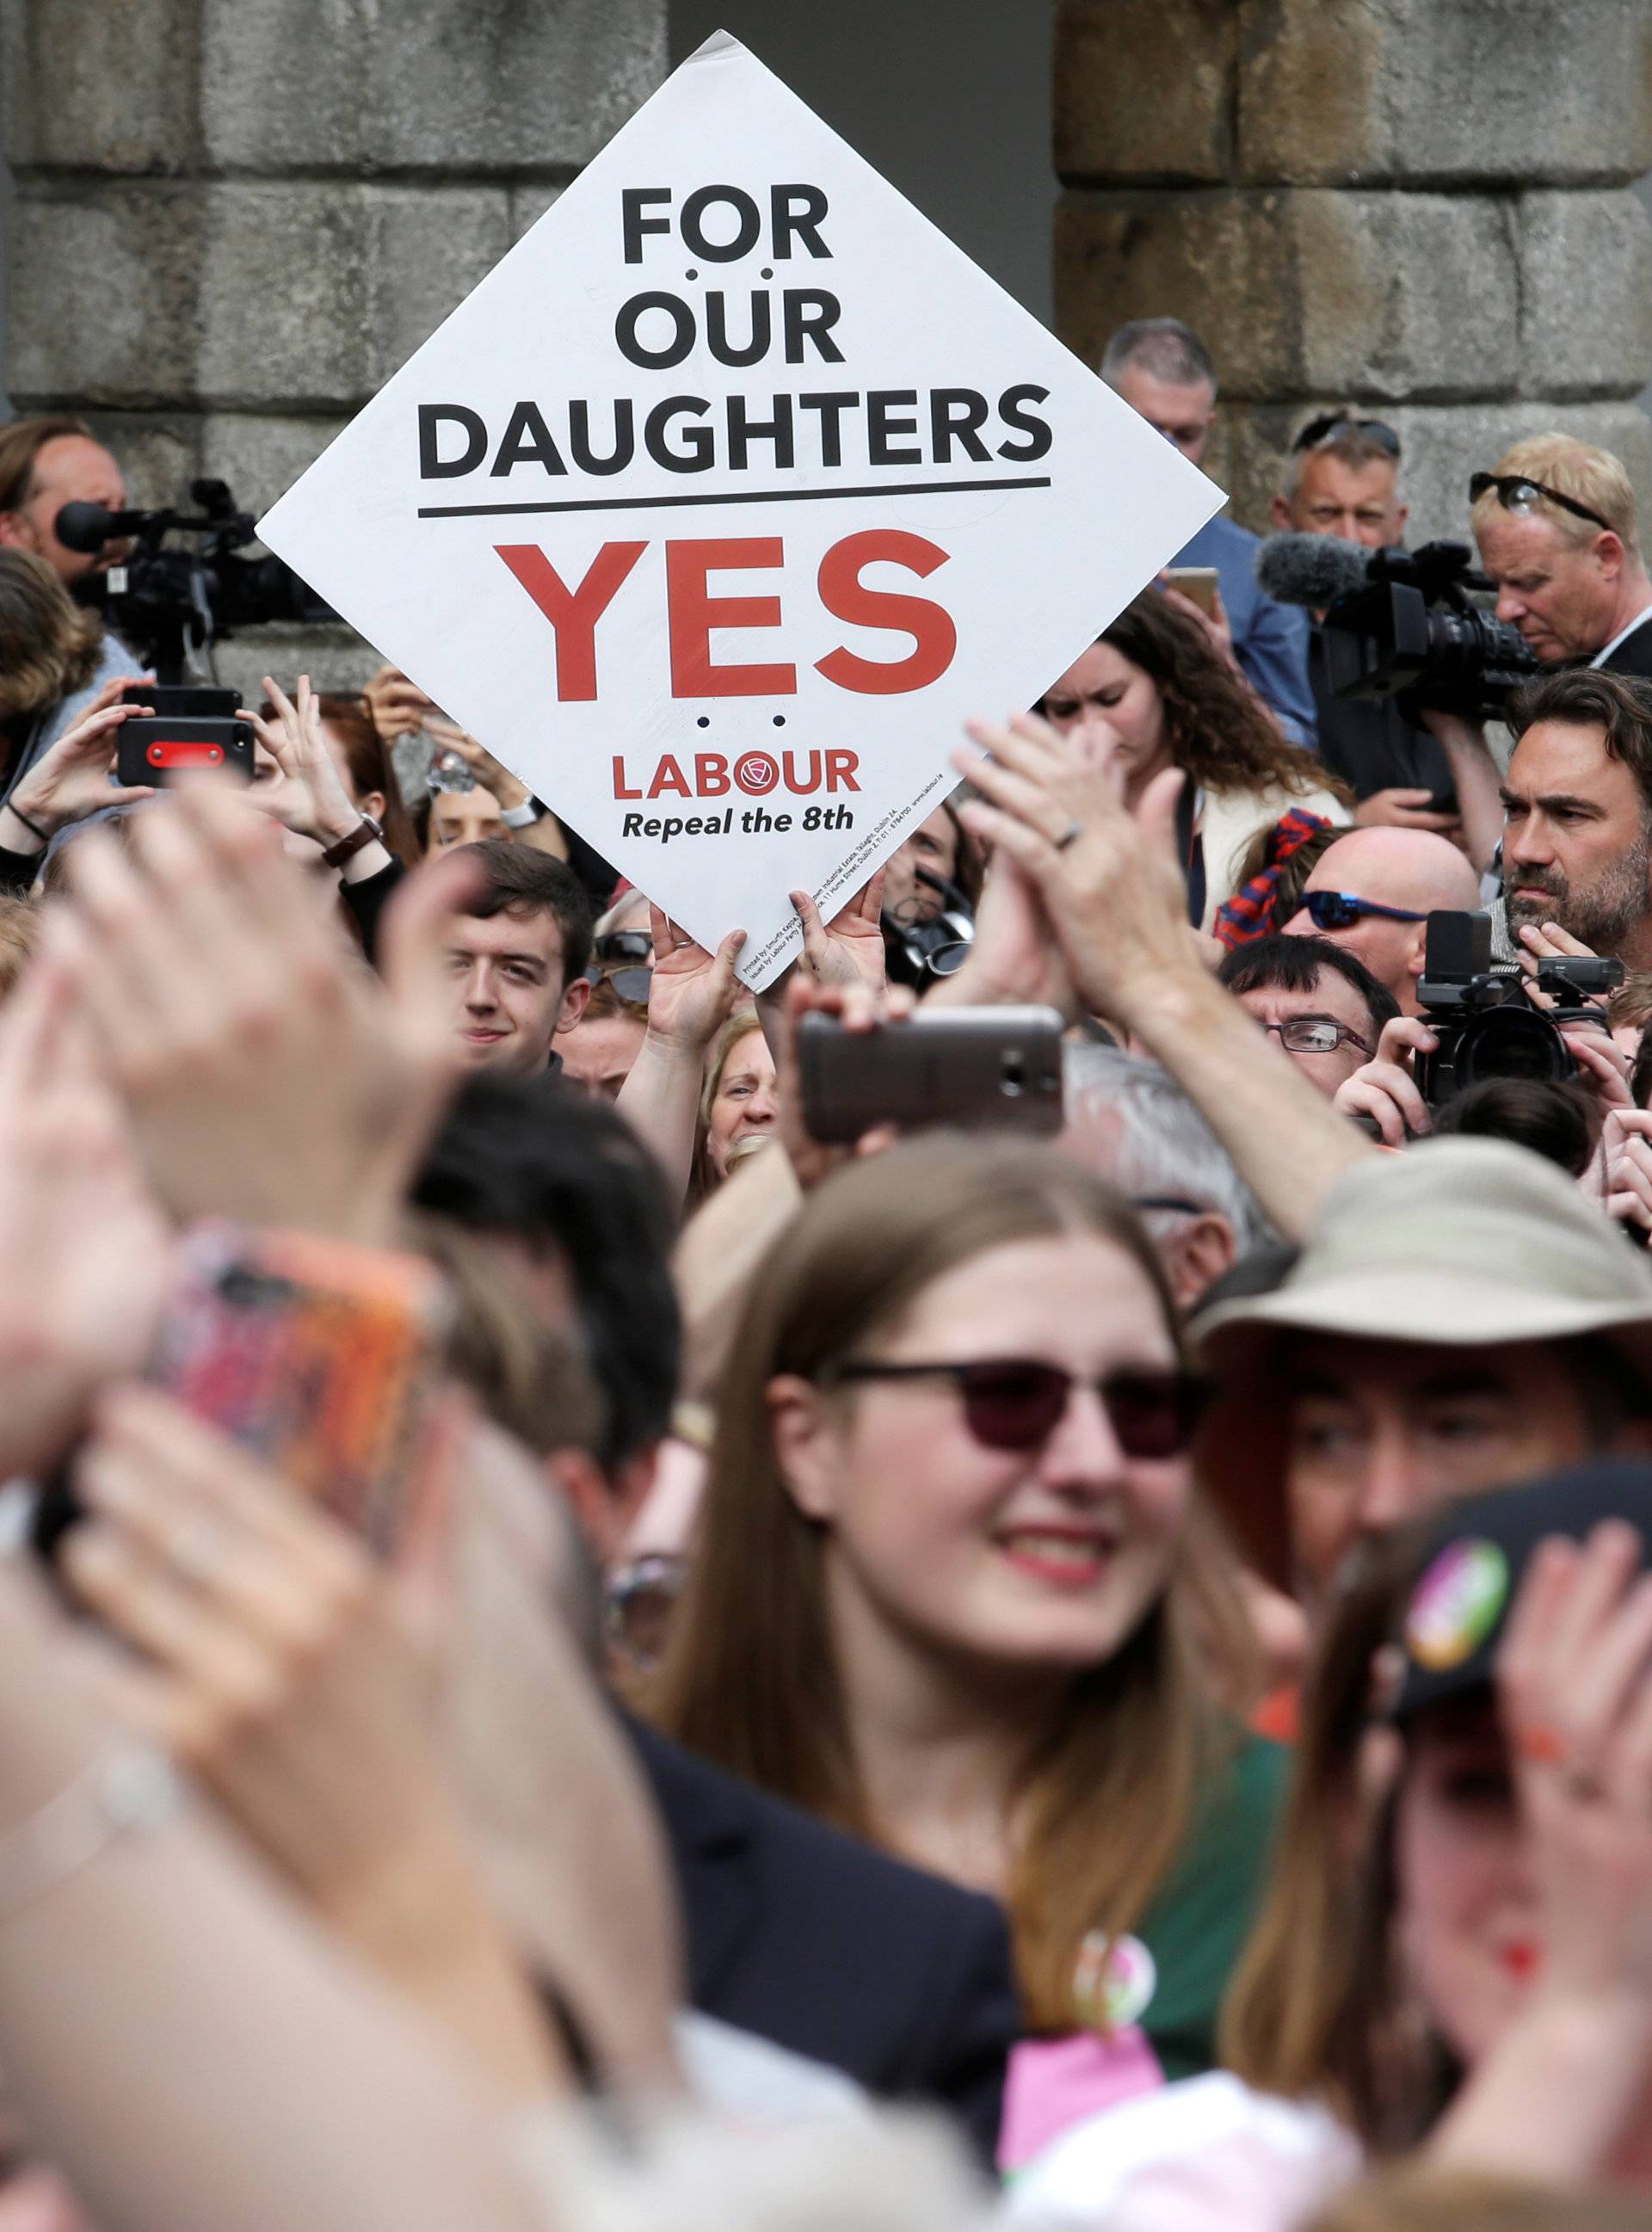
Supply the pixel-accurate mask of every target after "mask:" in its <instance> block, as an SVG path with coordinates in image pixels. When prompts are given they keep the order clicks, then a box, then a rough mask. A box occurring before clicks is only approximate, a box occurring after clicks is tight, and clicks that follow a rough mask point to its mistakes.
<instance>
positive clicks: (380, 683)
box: [362, 666, 437, 751]
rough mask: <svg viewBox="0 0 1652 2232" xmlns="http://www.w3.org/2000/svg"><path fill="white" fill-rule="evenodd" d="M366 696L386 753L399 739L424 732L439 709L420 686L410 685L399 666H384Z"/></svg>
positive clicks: (365, 692)
mask: <svg viewBox="0 0 1652 2232" xmlns="http://www.w3.org/2000/svg"><path fill="white" fill-rule="evenodd" d="M362 695H363V697H366V701H367V710H368V713H369V714H370V715H371V716H372V718H373V727H374V728H375V729H377V730H378V731H379V741H380V742H381V743H383V745H384V747H385V750H386V751H388V749H390V747H391V745H392V744H393V743H395V741H396V739H397V737H398V736H408V735H410V734H411V732H412V731H413V730H417V729H422V728H423V727H424V723H425V721H426V719H427V717H429V716H430V715H431V714H432V713H435V712H436V710H437V708H436V706H435V704H433V702H432V701H431V699H430V698H429V697H426V696H425V694H424V691H422V690H421V689H420V688H419V686H418V683H417V682H410V681H409V680H408V678H407V677H406V676H405V674H404V673H403V672H402V671H401V669H400V668H399V667H398V666H381V667H380V668H379V672H377V674H375V675H374V676H373V679H372V681H371V682H369V683H368V685H367V686H366V690H364V691H363V692H362Z"/></svg>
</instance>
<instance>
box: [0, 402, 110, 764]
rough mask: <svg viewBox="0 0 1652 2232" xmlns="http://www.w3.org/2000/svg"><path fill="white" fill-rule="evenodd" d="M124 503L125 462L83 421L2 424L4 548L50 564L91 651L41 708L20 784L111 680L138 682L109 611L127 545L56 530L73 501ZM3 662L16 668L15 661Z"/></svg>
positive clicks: (0, 544) (22, 756) (0, 522)
mask: <svg viewBox="0 0 1652 2232" xmlns="http://www.w3.org/2000/svg"><path fill="white" fill-rule="evenodd" d="M71 503H84V504H100V505H102V506H103V507H104V508H105V509H107V511H109V512H112V513H113V512H119V511H120V510H121V509H123V508H124V506H125V504H126V483H125V481H124V480H123V478H122V477H121V473H120V466H119V465H118V464H116V463H115V460H114V458H113V457H112V456H111V455H110V453H109V451H107V450H106V449H105V448H104V446H103V444H101V443H100V442H99V441H98V440H96V439H95V438H94V435H93V432H92V430H91V428H90V427H89V426H88V425H87V424H86V422H85V421H84V419H72V418H68V417H67V416H58V417H52V418H40V419H13V420H12V421H11V424H10V425H9V426H0V548H3V549H10V550H17V551H28V552H29V553H30V554H31V555H33V556H34V557H36V558H37V559H39V560H40V561H41V562H42V565H44V566H46V567H49V568H50V570H51V572H52V573H53V574H55V576H56V578H57V580H58V581H59V582H60V583H61V584H62V587H63V589H64V591H65V593H66V597H65V601H66V602H67V601H68V600H73V602H74V603H75V605H77V606H79V607H81V608H82V611H81V618H82V620H83V622H84V629H85V635H86V639H87V644H88V646H90V648H91V650H92V653H93V655H92V657H91V659H90V662H89V665H87V671H86V672H85V674H84V675H83V677H82V678H81V679H80V680H79V681H78V682H77V683H76V684H75V686H73V687H72V688H70V689H68V690H67V691H65V692H64V694H63V695H62V697H61V698H60V699H59V700H58V702H57V703H56V704H55V705H53V706H50V707H47V708H43V709H42V713H43V717H42V720H41V721H40V723H39V724H38V726H37V728H36V730H35V732H34V733H33V734H32V735H31V736H29V738H28V739H27V740H26V742H25V743H24V745H23V749H22V750H21V751H20V752H19V753H18V754H17V756H16V758H15V759H14V761H13V763H12V766H11V767H10V769H9V770H8V777H7V779H8V781H11V782H15V781H16V777H17V775H20V774H21V773H22V772H23V769H24V768H25V767H26V766H28V765H29V764H31V763H32V762H34V761H35V760H36V759H38V758H39V756H40V755H41V754H42V752H44V751H46V750H49V749H50V747H51V746H52V745H53V744H55V743H56V742H57V740H58V738H59V737H60V736H64V735H66V734H67V733H68V730H70V729H72V728H73V727H74V726H75V723H77V722H78V721H79V720H80V719H81V717H82V716H83V715H84V714H85V713H87V711H88V710H90V709H91V706H92V704H93V702H94V699H95V698H96V697H97V695H98V692H99V691H100V690H101V689H102V687H103V685H105V683H107V682H110V681H113V679H114V678H116V677H117V676H125V677H129V678H131V679H133V680H134V681H135V680H136V679H138V676H139V664H140V662H139V659H137V658H136V657H135V656H134V655H133V652H132V651H131V650H130V649H129V648H128V647H127V646H126V644H125V643H123V642H122V641H121V639H120V636H119V635H118V634H116V633H115V632H114V631H113V628H111V627H110V626H108V625H107V611H106V607H107V588H108V581H109V575H110V573H111V571H112V570H113V568H115V567H116V566H118V565H120V563H121V562H122V561H124V559H125V557H126V549H127V546H126V543H125V542H120V541H117V540H112V541H110V542H106V543H104V544H103V545H102V546H101V548H97V549H94V550H91V551H87V550H75V549H71V548H69V547H68V544H66V543H65V542H62V541H61V540H60V539H59V536H58V533H57V527H58V522H59V520H60V518H61V516H62V511H63V509H64V507H65V505H67V504H71ZM5 665H6V667H7V669H8V671H10V670H11V667H12V660H11V659H10V658H9V659H7V660H6V661H5Z"/></svg>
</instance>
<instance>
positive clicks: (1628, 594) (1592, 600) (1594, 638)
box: [1468, 434, 1652, 676]
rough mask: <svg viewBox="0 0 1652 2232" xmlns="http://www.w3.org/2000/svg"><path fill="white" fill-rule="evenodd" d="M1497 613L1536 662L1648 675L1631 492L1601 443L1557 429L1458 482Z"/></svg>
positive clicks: (1645, 604)
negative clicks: (1464, 485)
mask: <svg viewBox="0 0 1652 2232" xmlns="http://www.w3.org/2000/svg"><path fill="white" fill-rule="evenodd" d="M1468 494H1469V498H1470V501H1471V502H1472V503H1473V505H1474V512H1473V521H1474V538H1475V540H1476V542H1478V543H1479V545H1480V563H1481V565H1482V566H1483V567H1484V568H1485V569H1486V572H1487V574H1488V575H1489V577H1490V579H1491V581H1492V583H1493V587H1495V589H1496V591H1497V617H1498V619H1499V620H1504V621H1506V622H1507V623H1508V624H1509V625H1511V626H1513V627H1516V628H1518V629H1519V632H1520V634H1521V636H1522V637H1523V638H1524V639H1525V640H1526V643H1527V644H1528V645H1530V646H1531V648H1532V652H1533V653H1534V654H1535V656H1536V657H1537V658H1538V659H1540V660H1542V662H1543V663H1544V665H1545V666H1546V665H1554V664H1556V663H1558V661H1560V660H1562V659H1565V660H1568V661H1577V660H1584V661H1586V662H1587V663H1588V664H1589V665H1590V666H1598V667H1609V668H1610V669H1611V671H1612V672H1614V673H1616V674H1638V675H1647V676H1652V579H1649V578H1648V575H1647V571H1646V567H1645V565H1644V564H1643V562H1642V557H1641V547H1640V542H1639V538H1638V536H1637V535H1636V522H1635V491H1634V490H1633V489H1632V488H1631V487H1630V485H1629V475H1628V474H1627V473H1626V472H1625V471H1624V470H1623V465H1622V464H1621V463H1620V462H1619V460H1618V459H1617V458H1616V457H1613V456H1612V454H1611V452H1610V451H1608V450H1596V449H1591V448H1590V446H1589V444H1587V443H1585V442H1578V441H1574V440H1573V439H1572V438H1571V436H1570V435H1567V434H1538V435H1534V436H1533V437H1532V439H1531V440H1530V441H1526V442H1517V443H1516V444H1514V446H1513V449H1511V450H1507V451H1505V452H1504V454H1503V455H1502V456H1501V457H1500V458H1499V459H1498V461H1497V463H1496V464H1495V465H1494V466H1493V469H1492V470H1491V471H1490V472H1489V473H1476V474H1475V475H1474V478H1473V479H1472V480H1471V481H1470V482H1469V483H1468Z"/></svg>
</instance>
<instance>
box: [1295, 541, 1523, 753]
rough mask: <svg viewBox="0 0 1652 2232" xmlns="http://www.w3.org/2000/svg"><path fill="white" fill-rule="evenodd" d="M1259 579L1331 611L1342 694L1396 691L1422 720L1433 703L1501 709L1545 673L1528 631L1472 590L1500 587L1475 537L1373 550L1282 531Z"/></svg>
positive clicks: (1407, 713) (1335, 685) (1330, 655)
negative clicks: (1483, 565) (1489, 575)
mask: <svg viewBox="0 0 1652 2232" xmlns="http://www.w3.org/2000/svg"><path fill="white" fill-rule="evenodd" d="M1256 578H1257V580H1258V581H1259V582H1260V584H1261V586H1262V587H1263V588H1264V589H1266V590H1267V593H1268V594H1269V595H1270V596H1273V597H1277V598H1279V600H1281V601H1282V602H1283V603H1285V604H1287V605H1303V606H1305V607H1307V608H1308V609H1309V610H1310V611H1312V612H1322V613H1324V614H1325V634H1324V639H1323V640H1324V645H1325V667H1326V677H1327V679H1328V681H1329V683H1330V685H1331V694H1332V695H1333V696H1334V697H1351V698H1381V697H1396V698H1397V699H1398V700H1399V710H1400V711H1401V713H1402V714H1403V716H1404V717H1405V718H1406V719H1407V720H1408V721H1409V722H1410V723H1412V725H1413V726H1414V727H1415V726H1416V725H1417V716H1418V714H1419V713H1420V712H1421V711H1422V710H1423V709H1424V708H1425V707H1426V708H1428V710H1430V711H1433V712H1440V713H1460V714H1461V715H1462V716H1464V717H1465V718H1467V719H1468V720H1471V721H1480V720H1485V719H1487V717H1495V716H1497V715H1499V714H1500V713H1501V712H1502V710H1503V708H1504V706H1505V705H1506V703H1507V701H1508V698H1509V695H1510V693H1511V692H1512V691H1514V690H1517V689H1518V688H1519V685H1521V683H1523V682H1527V681H1529V680H1530V679H1531V678H1532V676H1533V675H1534V674H1536V673H1538V672H1539V661H1538V660H1537V659H1536V658H1535V657H1534V656H1533V654H1532V652H1531V651H1530V650H1529V649H1528V648H1527V646H1526V643H1525V641H1524V639H1522V637H1521V636H1520V634H1519V631H1518V629H1515V628H1512V627H1510V626H1509V625H1508V624H1507V622H1506V621H1505V620H1497V619H1494V618H1493V615H1492V614H1491V613H1488V612H1486V611H1485V610H1483V609H1482V607H1480V606H1479V605H1477V604H1476V603H1475V602H1474V597H1473V596H1472V595H1471V594H1470V593H1471V591H1476V590H1479V591H1484V590H1487V589H1489V588H1490V587H1491V586H1492V585H1491V583H1490V582H1489V581H1487V579H1486V577H1485V575H1484V574H1479V573H1476V572H1475V570H1474V553H1473V551H1472V550H1470V548H1468V545H1467V543H1466V542H1427V543H1424V545H1423V546H1422V549H1420V550H1398V549H1394V550H1373V551H1366V550H1364V549H1362V548H1361V547H1360V546H1359V545H1358V544H1357V543H1354V542H1343V541H1341V540H1340V539H1339V538H1338V536H1336V535H1274V536H1273V538H1272V539H1271V540H1270V541H1269V542H1265V543H1264V544H1263V546H1262V549H1261V552H1260V555H1259V556H1258V559H1257V561H1256Z"/></svg>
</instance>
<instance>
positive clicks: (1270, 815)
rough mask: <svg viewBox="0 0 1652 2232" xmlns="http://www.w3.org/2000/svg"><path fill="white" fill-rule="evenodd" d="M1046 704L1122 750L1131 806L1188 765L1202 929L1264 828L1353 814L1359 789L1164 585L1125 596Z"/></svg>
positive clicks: (1095, 744)
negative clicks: (1319, 755) (1286, 727)
mask: <svg viewBox="0 0 1652 2232" xmlns="http://www.w3.org/2000/svg"><path fill="white" fill-rule="evenodd" d="M1038 710H1039V711H1040V713H1042V714H1043V716H1044V717H1045V719H1046V721H1048V722H1049V723H1051V725H1052V726H1053V728H1056V729H1059V730H1060V731H1061V733H1062V734H1063V735H1064V736H1071V737H1072V738H1073V739H1074V740H1075V741H1076V742H1077V743H1078V744H1079V747H1080V749H1083V750H1085V751H1086V752H1091V753H1093V754H1095V755H1096V756H1098V757H1106V758H1108V759H1110V760H1111V764H1112V765H1113V767H1114V768H1115V769H1117V771H1118V776H1119V779H1120V781H1121V782H1122V784H1123V789H1124V803H1125V805H1126V806H1128V807H1131V808H1133V807H1134V806H1135V805H1136V803H1137V801H1138V800H1139V799H1140V798H1141V796H1142V795H1143V792H1144V791H1145V790H1146V788H1147V787H1148V785H1149V784H1150V782H1152V780H1153V778H1154V776H1155V775H1161V774H1163V771H1164V770H1165V769H1166V768H1171V767H1179V768H1182V769H1184V770H1185V771H1186V773H1187V775H1188V777H1189V781H1188V782H1187V784H1186V786H1185V787H1184V790H1183V795H1182V808H1181V810H1180V813H1179V814H1178V818H1177V823H1176V844H1177V849H1178V852H1179V853H1180V855H1181V859H1182V871H1183V873H1184V874H1185V876H1186V878H1187V882H1188V914H1189V920H1190V921H1191V922H1192V924H1193V925H1194V927H1195V929H1197V930H1203V931H1209V930H1210V928H1211V926H1212V925H1213V924H1214V923H1215V918H1216V911H1217V909H1218V908H1219V907H1221V906H1222V905H1225V904H1226V902H1227V901H1228V900H1229V899H1232V897H1233V896H1234V892H1235V891H1237V890H1238V888H1239V884H1240V879H1241V876H1242V875H1243V873H1244V871H1245V860H1246V854H1247V851H1248V849H1249V847H1250V845H1251V842H1252V840H1254V838H1255V836H1256V835H1257V834H1258V832H1259V831H1260V830H1263V829H1266V828H1267V827H1270V825H1271V824H1273V822H1276V821H1279V819H1280V817H1281V816H1282V815H1284V814H1288V813H1290V812H1291V811H1292V809H1295V810H1297V811H1299V812H1300V813H1302V814H1318V815H1321V816H1323V818H1324V819H1325V821H1330V822H1337V823H1345V822H1346V821H1348V820H1349V817H1350V809H1351V804H1352V800H1353V794H1352V792H1351V791H1350V790H1349V789H1348V788H1346V786H1345V785H1344V783H1342V782H1340V781H1339V780H1338V777H1337V776H1335V775H1332V774H1331V771H1330V769H1327V768H1325V767H1322V766H1321V765H1320V764H1319V762H1318V760H1316V759H1314V758H1313V757H1312V756H1311V755H1310V754H1308V753H1306V752H1305V751H1303V750H1301V749H1299V747H1298V746H1297V745H1294V744H1287V743H1286V741H1285V739H1284V737H1283V736H1281V735H1280V734H1279V730H1278V728H1277V727H1276V726H1275V725H1274V723H1273V717H1272V716H1271V715H1270V714H1269V712H1268V710H1267V707H1266V706H1265V705H1264V704H1262V702H1261V700H1260V697H1257V696H1256V695H1255V693H1254V691H1252V690H1251V689H1250V687H1249V686H1248V685H1247V683H1246V682H1245V680H1244V678H1243V677H1242V676H1241V675H1240V674H1239V672H1237V670H1236V669H1234V667H1232V666H1230V665H1228V664H1227V663H1226V662H1225V661H1224V660H1223V659H1221V657H1219V655H1218V654H1217V652H1215V650H1214V649H1213V648H1212V646H1211V643H1210V640H1209V638H1208V636H1207V634H1206V633H1205V632H1204V630H1203V628H1202V626H1200V624H1199V622H1198V621H1197V620H1193V619H1189V618H1188V617H1186V616H1185V615H1184V614H1182V613H1179V612H1177V610H1176V607H1174V606H1173V605H1171V604H1170V603H1169V600H1167V599H1166V598H1164V597H1162V596H1161V595H1160V594H1158V592H1157V591H1156V589H1148V590H1145V591H1143V594H1141V595H1140V596H1139V597H1137V600H1136V601H1135V603H1134V604H1132V605H1127V606H1126V607H1125V608H1124V611H1123V612H1122V613H1120V614H1119V616H1118V619H1117V620H1114V621H1113V623H1112V624H1111V626H1110V627H1107V628H1105V629H1104V630H1103V631H1102V633H1101V634H1100V636H1099V637H1098V639H1097V640H1096V641H1095V642H1094V643H1093V644H1092V646H1091V647H1090V649H1089V650H1088V651H1086V652H1084V653H1083V655H1082V656H1081V657H1080V658H1079V659H1075V660H1074V661H1073V663H1072V665H1071V666H1070V667H1069V668H1068V669H1067V671H1066V673H1065V674H1064V675H1062V676H1061V678H1060V679H1059V681H1058V682H1056V683H1055V684H1054V685H1053V687H1052V688H1051V689H1050V690H1048V691H1046V693H1045V695H1044V697H1043V698H1042V699H1041V700H1040V704H1039V706H1038Z"/></svg>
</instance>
